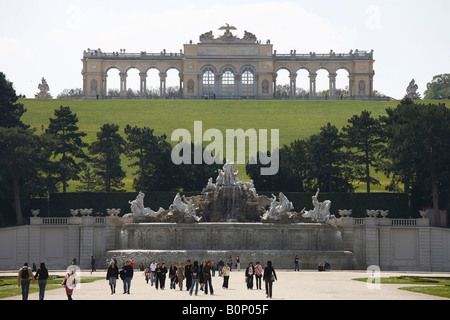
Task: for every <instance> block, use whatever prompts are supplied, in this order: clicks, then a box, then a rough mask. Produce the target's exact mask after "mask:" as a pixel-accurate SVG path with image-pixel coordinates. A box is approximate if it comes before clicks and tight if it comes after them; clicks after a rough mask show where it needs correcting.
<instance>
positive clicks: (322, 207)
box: [302, 188, 336, 222]
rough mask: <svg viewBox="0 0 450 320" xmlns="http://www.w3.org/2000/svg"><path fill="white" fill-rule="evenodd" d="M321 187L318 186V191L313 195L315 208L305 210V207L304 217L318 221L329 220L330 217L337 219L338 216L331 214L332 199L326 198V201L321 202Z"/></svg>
mask: <svg viewBox="0 0 450 320" xmlns="http://www.w3.org/2000/svg"><path fill="white" fill-rule="evenodd" d="M319 191H320V190H319V188H317V192H316V194H315V195H314V196H312V204H313V206H314V209H313V210H309V211H305V209H303V210H302V211H303V212H304V213H303V215H302V216H303V217H304V218H311V219H312V220H314V221H317V222H328V220H329V219H330V218H332V219H336V217H335V216H334V215H332V214H330V207H331V201H330V200H325V201H324V202H319V200H318V197H319Z"/></svg>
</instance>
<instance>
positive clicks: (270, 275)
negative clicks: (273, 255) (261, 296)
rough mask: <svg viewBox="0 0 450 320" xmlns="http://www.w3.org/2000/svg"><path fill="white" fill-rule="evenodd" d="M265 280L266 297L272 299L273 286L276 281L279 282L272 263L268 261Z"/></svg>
mask: <svg viewBox="0 0 450 320" xmlns="http://www.w3.org/2000/svg"><path fill="white" fill-rule="evenodd" d="M263 280H264V282H265V283H266V297H267V298H272V286H273V283H274V281H275V280H277V274H276V273H275V269H274V268H273V267H272V261H270V260H269V261H267V266H266V267H265V268H264V276H263Z"/></svg>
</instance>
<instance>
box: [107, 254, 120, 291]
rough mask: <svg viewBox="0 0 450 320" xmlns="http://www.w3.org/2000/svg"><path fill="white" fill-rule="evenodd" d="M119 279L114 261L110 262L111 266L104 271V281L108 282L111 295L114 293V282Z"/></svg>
mask: <svg viewBox="0 0 450 320" xmlns="http://www.w3.org/2000/svg"><path fill="white" fill-rule="evenodd" d="M118 277H119V268H118V267H117V266H116V263H115V262H114V261H111V264H110V265H109V267H108V270H107V271H106V280H108V281H109V287H110V288H111V294H114V293H116V281H117V278H118Z"/></svg>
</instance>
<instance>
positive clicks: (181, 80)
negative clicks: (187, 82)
mask: <svg viewBox="0 0 450 320" xmlns="http://www.w3.org/2000/svg"><path fill="white" fill-rule="evenodd" d="M178 77H180V86H179V92H180V97H183V74H182V73H181V72H179V73H178Z"/></svg>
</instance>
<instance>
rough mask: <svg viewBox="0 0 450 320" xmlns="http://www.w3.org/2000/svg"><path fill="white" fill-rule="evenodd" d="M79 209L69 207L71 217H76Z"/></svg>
mask: <svg viewBox="0 0 450 320" xmlns="http://www.w3.org/2000/svg"><path fill="white" fill-rule="evenodd" d="M79 210H80V209H70V214H71V215H72V217H76V215H77V214H78V212H79Z"/></svg>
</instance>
